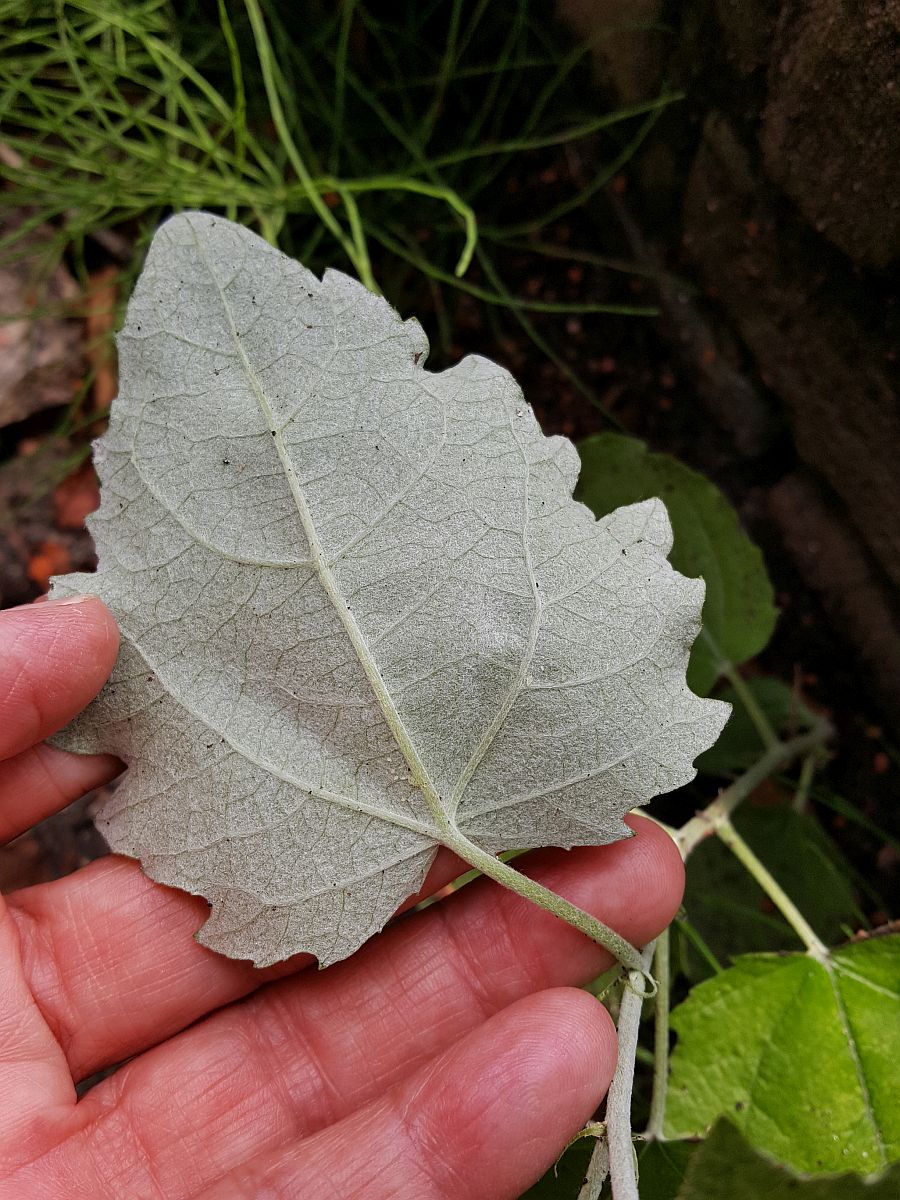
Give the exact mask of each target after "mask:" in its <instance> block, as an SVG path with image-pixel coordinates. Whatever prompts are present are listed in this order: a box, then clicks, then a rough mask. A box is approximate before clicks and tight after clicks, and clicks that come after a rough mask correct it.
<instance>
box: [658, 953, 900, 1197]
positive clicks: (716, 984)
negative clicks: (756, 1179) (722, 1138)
mask: <svg viewBox="0 0 900 1200" xmlns="http://www.w3.org/2000/svg"><path fill="white" fill-rule="evenodd" d="M672 1026H673V1028H674V1029H675V1031H676V1033H677V1034H678V1041H677V1043H676V1046H675V1051H674V1054H673V1057H672V1075H671V1082H670V1088H669V1103H668V1109H667V1114H666V1119H667V1127H668V1132H669V1133H670V1134H671V1135H672V1136H680V1137H686V1136H691V1135H702V1134H704V1133H705V1132H706V1131H707V1129H708V1128H709V1127H710V1126H711V1125H712V1124H713V1122H714V1121H716V1120H717V1118H719V1117H720V1116H727V1117H728V1118H729V1119H730V1120H732V1121H734V1123H735V1124H736V1125H737V1126H738V1128H739V1129H740V1130H741V1132H742V1133H743V1134H744V1135H745V1137H746V1138H747V1139H748V1141H749V1142H750V1143H751V1144H752V1145H753V1146H755V1147H756V1148H757V1149H759V1150H762V1151H764V1152H766V1153H768V1154H770V1155H772V1156H773V1157H774V1158H776V1159H777V1160H778V1161H779V1162H782V1163H784V1164H786V1165H787V1166H790V1167H792V1168H794V1169H795V1170H797V1171H801V1172H804V1173H808V1174H811V1175H820V1174H827V1173H833V1172H837V1171H856V1172H859V1173H860V1174H864V1175H868V1174H874V1173H877V1172H879V1171H881V1170H883V1169H884V1168H885V1167H886V1166H887V1165H888V1164H890V1163H893V1162H896V1161H897V1160H898V1159H900V1104H898V1102H897V1097H898V1095H900V936H888V937H878V938H871V939H869V940H866V941H861V942H855V943H852V944H851V945H848V946H845V947H842V948H841V949H840V950H836V951H835V952H833V954H832V955H831V956H830V958H829V959H828V960H827V961H826V962H825V963H821V962H818V961H817V960H816V959H814V958H812V957H811V956H809V955H806V954H786V955H782V956H778V955H754V956H748V957H746V958H742V959H739V960H738V962H737V963H736V964H735V965H734V966H733V967H731V968H729V969H728V970H727V971H723V972H722V973H721V974H720V975H716V976H714V977H713V978H712V979H708V980H706V982H704V983H701V984H698V986H697V987H695V988H694V989H693V991H692V992H691V993H690V995H689V996H688V998H687V1000H686V1001H685V1002H684V1003H683V1004H681V1005H680V1006H679V1007H678V1008H676V1009H675V1011H674V1012H673V1013H672Z"/></svg>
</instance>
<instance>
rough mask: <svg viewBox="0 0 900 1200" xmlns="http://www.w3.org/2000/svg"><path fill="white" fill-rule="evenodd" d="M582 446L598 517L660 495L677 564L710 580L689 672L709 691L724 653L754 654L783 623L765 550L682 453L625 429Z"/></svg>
mask: <svg viewBox="0 0 900 1200" xmlns="http://www.w3.org/2000/svg"><path fill="white" fill-rule="evenodd" d="M578 452H579V454H580V455H581V461H582V463H583V469H582V473H581V477H580V479H579V482H578V488H577V490H576V496H577V497H578V498H579V499H580V500H583V501H584V503H585V504H587V505H589V506H590V508H591V509H593V511H594V513H596V515H597V516H602V515H604V514H606V513H608V512H611V511H612V510H613V509H615V508H617V507H618V506H619V505H621V504H633V503H635V502H636V501H639V500H647V499H649V498H651V497H653V496H658V497H659V498H660V499H661V500H662V501H663V502H664V503H665V505H666V508H667V509H668V512H669V518H670V520H671V522H672V530H673V532H674V536H675V541H674V545H673V547H672V563H673V564H674V565H675V566H676V567H677V569H678V570H679V571H682V572H683V573H684V574H685V575H691V576H702V577H703V578H704V579H705V580H706V601H705V603H704V606H703V628H704V634H703V635H701V637H700V638H698V640H697V642H696V644H695V646H694V650H693V653H692V655H691V663H690V668H689V671H688V682H689V683H690V685H691V687H692V688H693V689H694V691H696V692H698V693H699V694H701V695H705V694H706V693H707V692H708V691H709V690H710V688H711V687H712V685H713V683H714V682H715V680H716V678H717V676H718V675H719V674H720V670H719V666H718V663H719V662H720V661H721V658H722V657H723V656H724V657H725V658H726V659H728V660H730V661H731V662H733V663H742V662H744V661H745V660H746V659H748V658H752V657H753V655H754V654H758V653H759V651H760V650H762V649H763V647H764V646H765V645H766V643H767V642H768V640H769V638H770V637H771V634H772V630H773V629H774V627H775V618H776V615H777V612H776V609H775V605H774V594H773V591H772V585H771V583H770V582H769V577H768V575H767V574H766V568H765V564H764V563H763V558H762V555H761V554H760V552H759V549H758V548H757V547H756V546H755V545H754V544H753V542H751V541H750V539H749V538H748V537H747V535H746V533H744V531H743V530H742V529H741V526H740V524H739V522H738V517H737V514H736V513H735V511H734V509H733V508H732V506H731V505H730V504H729V502H728V501H727V500H726V499H725V497H724V496H723V495H722V493H721V492H720V491H719V489H718V488H717V487H716V486H715V484H713V483H711V482H710V481H709V480H708V479H706V478H705V477H704V476H703V475H700V474H698V472H696V471H692V470H691V468H690V467H686V466H685V465H684V463H681V462H679V461H678V460H677V459H674V458H671V457H670V456H669V455H667V454H653V453H651V452H650V451H649V450H648V449H647V447H646V445H645V444H644V443H643V442H640V441H637V440H636V439H635V438H629V437H623V436H622V435H621V434H617V433H602V434H597V435H595V436H593V437H589V438H586V439H585V440H584V441H583V442H581V443H580V444H579V446H578Z"/></svg>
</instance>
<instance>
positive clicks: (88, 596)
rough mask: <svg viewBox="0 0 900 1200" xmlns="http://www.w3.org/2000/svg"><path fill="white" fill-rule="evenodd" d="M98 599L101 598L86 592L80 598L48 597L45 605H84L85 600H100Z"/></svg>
mask: <svg viewBox="0 0 900 1200" xmlns="http://www.w3.org/2000/svg"><path fill="white" fill-rule="evenodd" d="M98 599H99V597H98V596H95V595H93V594H92V593H91V592H84V593H83V594H82V595H80V596H48V597H47V599H46V601H45V603H46V604H58V605H60V606H62V605H63V604H84V602H85V600H98Z"/></svg>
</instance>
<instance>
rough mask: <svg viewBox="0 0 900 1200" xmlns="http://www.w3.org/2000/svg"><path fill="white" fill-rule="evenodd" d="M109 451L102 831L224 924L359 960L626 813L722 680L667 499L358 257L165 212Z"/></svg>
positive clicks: (84, 726)
mask: <svg viewBox="0 0 900 1200" xmlns="http://www.w3.org/2000/svg"><path fill="white" fill-rule="evenodd" d="M118 345H119V357H120V370H121V391H120V395H119V397H118V399H117V400H116V401H115V403H114V405H113V410H112V415H111V420H110V426H109V431H108V432H107V433H106V434H105V435H104V436H103V438H102V439H101V440H100V442H99V443H98V445H97V451H96V461H97V468H98V471H99V473H100V478H101V484H102V503H101V507H100V509H99V511H98V512H97V513H96V514H95V515H94V516H93V517H92V518H91V520H90V528H91V532H92V534H93V536H94V539H95V541H96V545H97V551H98V555H99V568H98V571H97V574H96V575H75V576H66V577H65V578H64V579H63V580H59V581H57V583H56V591H57V593H59V592H75V591H92V592H96V593H98V594H99V595H100V596H101V597H102V598H103V599H104V600H105V601H106V603H107V604H108V605H109V606H110V607H111V608H112V610H113V612H114V613H115V615H116V617H117V619H118V621H119V624H120V627H121V630H122V651H121V654H120V657H119V660H118V663H117V665H116V668H115V672H114V674H113V676H112V678H111V680H110V682H109V683H108V685H107V686H106V688H105V689H104V691H103V692H102V693H101V695H100V696H99V697H98V699H97V700H96V701H95V702H94V703H93V704H92V705H91V707H90V708H89V709H88V710H87V712H86V713H84V714H83V716H81V717H80V718H79V719H78V720H77V721H76V722H75V723H74V724H73V725H72V726H70V727H69V728H68V729H67V730H66V731H65V732H64V734H63V735H62V744H64V745H67V746H68V747H70V748H72V749H77V750H80V751H85V752H87V751H99V750H104V751H110V752H112V753H114V754H117V755H119V757H120V758H122V759H123V760H124V761H125V762H126V763H127V764H128V767H129V770H128V772H127V774H126V776H125V778H124V780H123V782H122V784H121V786H120V787H119V788H118V790H117V791H116V792H115V794H114V795H113V796H112V798H111V799H110V800H109V801H108V802H107V803H105V805H104V806H103V807H102V809H101V810H100V812H99V814H98V817H97V819H98V823H99V826H100V828H101V830H102V831H103V833H104V834H105V836H106V838H107V839H108V841H109V844H110V846H111V847H112V848H113V849H114V850H116V851H119V852H121V853H123V854H128V855H132V856H134V857H135V858H139V859H140V861H141V863H142V865H143V867H144V870H145V871H146V872H147V873H148V874H149V875H150V876H151V877H152V878H153V879H156V880H158V881H160V882H162V883H166V884H170V885H172V886H175V887H179V888H182V889H184V890H186V891H189V892H193V893H197V894H199V895H202V896H205V897H206V898H207V900H209V901H210V903H211V905H212V912H211V915H210V917H209V919H208V921H207V922H206V924H205V925H204V926H203V929H202V930H201V932H200V934H199V938H200V940H201V941H202V942H203V943H204V944H205V945H207V946H210V947H212V948H213V949H215V950H217V951H220V952H221V953H224V954H228V955H230V956H232V957H235V958H251V959H253V961H254V962H255V963H257V964H260V965H262V964H268V963H272V962H274V961H276V960H279V959H283V958H286V957H288V956H289V955H292V954H295V953H297V952H299V951H309V952H310V953H312V954H314V955H316V956H317V957H318V959H319V962H320V964H322V965H325V964H327V963H330V962H334V961H335V960H337V959H340V958H343V957H345V956H346V955H348V954H350V953H352V952H353V951H354V950H355V949H356V948H357V947H358V946H359V945H360V944H361V943H362V942H363V941H365V939H366V938H368V937H369V936H370V935H371V934H373V933H375V932H376V931H377V930H378V929H380V928H381V927H382V926H383V925H384V923H385V922H386V921H387V920H388V918H389V917H390V916H391V914H392V913H393V912H394V911H395V909H396V908H397V906H398V905H399V904H400V903H401V902H402V901H403V900H404V899H405V898H406V897H407V896H409V895H410V894H411V893H413V892H415V891H416V890H417V889H418V888H419V887H420V886H421V884H422V882H423V880H424V878H425V874H426V872H427V870H428V867H429V865H430V863H431V861H432V859H433V857H434V854H435V852H436V850H437V847H438V846H439V845H440V844H448V845H451V846H453V848H454V849H456V850H457V851H458V852H460V853H462V854H463V855H464V856H465V853H466V849H465V848H466V846H467V845H471V844H472V843H475V844H477V846H479V847H481V848H482V850H484V851H487V852H488V853H490V854H494V853H496V852H497V851H500V850H505V849H511V848H515V847H523V846H535V845H553V846H564V847H571V846H575V845H583V844H595V843H604V842H609V841H613V840H615V839H618V838H621V837H624V836H626V835H627V832H628V831H627V828H626V826H625V825H624V824H623V820H622V818H623V816H624V814H625V813H626V812H627V811H628V810H629V809H630V808H632V807H633V806H635V805H638V804H644V803H645V802H646V801H648V800H649V799H650V798H651V797H653V796H654V795H656V794H657V793H659V792H665V791H669V790H670V789H672V788H675V787H678V786H679V785H680V784H683V783H685V782H686V781H687V780H689V779H691V778H692V777H693V775H694V770H693V767H692V765H691V764H692V762H693V759H694V757H695V756H696V755H697V754H699V753H700V752H701V751H703V750H705V749H706V748H707V747H708V746H710V745H711V744H712V742H713V741H714V740H715V738H716V736H717V734H718V733H719V730H720V729H721V727H722V725H723V723H724V721H725V719H726V716H727V712H728V708H727V706H726V705H723V704H721V703H718V702H716V701H713V700H703V699H699V698H697V697H696V696H694V695H693V694H692V693H691V692H690V691H689V689H688V687H687V685H686V682H685V668H686V664H687V657H688V652H689V649H690V645H691V643H692V641H693V639H694V637H695V636H696V633H697V629H698V626H699V618H700V609H701V605H702V601H703V584H702V582H701V581H699V580H691V579H685V578H684V577H682V576H681V575H679V574H677V573H676V572H675V571H674V570H673V569H672V568H671V566H670V565H669V563H668V561H667V559H666V555H667V553H668V551H669V549H670V544H671V533H670V527H669V521H668V518H667V515H666V511H665V508H664V507H663V505H662V503H661V502H660V501H658V500H651V501H647V502H644V503H641V504H635V505H632V506H630V507H627V508H622V509H619V510H618V511H617V512H615V513H613V514H612V515H611V516H609V517H606V518H605V519H603V520H601V521H597V520H595V518H594V517H593V515H592V514H591V513H590V511H589V510H588V509H587V508H585V507H584V506H583V505H582V504H579V503H577V502H576V501H574V500H573V499H572V489H573V487H574V484H575V480H576V478H577V475H578V469H579V462H578V457H577V455H576V453H575V450H574V449H573V447H572V445H571V444H570V443H569V442H568V441H567V440H566V439H564V438H559V437H550V438H548V437H545V436H544V435H543V434H542V433H541V430H540V428H539V427H538V424H537V422H536V420H535V417H534V415H533V413H532V411H531V409H530V408H529V407H528V405H527V404H526V403H525V401H524V399H523V397H522V392H521V391H520V389H519V387H518V386H517V384H516V383H515V381H514V380H513V379H512V377H511V376H510V375H509V374H508V373H507V372H506V371H505V370H503V369H502V368H500V367H499V366H497V365H496V364H495V363H493V362H489V361H488V360H487V359H484V358H480V357H477V356H472V357H468V358H466V359H464V360H463V361H462V362H460V363H459V364H458V365H456V366H454V367H453V368H451V369H449V370H445V371H441V372H438V373H431V372H429V371H426V370H425V366H424V364H425V359H426V356H427V353H428V343H427V340H426V338H425V335H424V333H423V332H422V329H421V327H420V326H419V325H418V324H417V323H416V322H415V321H403V320H402V319H401V318H400V317H399V316H398V314H397V313H396V312H395V311H394V310H393V309H392V308H391V306H390V305H389V304H388V303H387V302H386V301H385V300H384V299H382V298H380V297H378V296H375V295H373V294H371V293H370V292H368V291H367V290H366V289H365V288H364V287H363V286H362V285H361V284H359V283H357V282H355V281H354V280H352V279H349V278H348V277H347V276H346V275H343V274H341V273H340V272H338V271H327V272H326V274H325V277H324V279H323V280H321V281H320V280H318V279H317V278H315V276H313V275H312V274H311V273H310V272H309V271H307V270H306V269H305V268H304V267H302V266H301V265H300V264H298V263H296V262H293V261H292V260H291V259H289V258H287V257H285V255H283V254H282V253H280V252H279V251H278V250H276V249H274V248H273V247H272V246H270V245H268V244H267V243H266V242H264V241H263V240H262V239H260V238H259V237H257V236H256V235H255V234H253V233H251V232H249V231H248V230H246V229H244V228H242V227H241V226H239V225H235V224H232V223H231V222H229V221H226V220H223V219H222V218H220V217H215V216H210V215H208V214H205V213H186V214H183V215H180V216H177V217H174V218H172V219H171V220H169V221H168V222H167V223H166V224H165V225H163V226H162V227H161V228H160V230H159V231H158V232H157V234H156V237H155V238H154V241H153V244H152V246H151V248H150V252H149V255H148V258H147V262H146V265H145V267H144V271H143V273H142V275H141V277H140V280H139V282H138V284H137V286H136V288H135V291H134V294H133V296H132V298H131V302H130V304H129V306H128V315H127V320H126V322H125V326H124V328H123V330H122V332H121V333H120V335H119V342H118Z"/></svg>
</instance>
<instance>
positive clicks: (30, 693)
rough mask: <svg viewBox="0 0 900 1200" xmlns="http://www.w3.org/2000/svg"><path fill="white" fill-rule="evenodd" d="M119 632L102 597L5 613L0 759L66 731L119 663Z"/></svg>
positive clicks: (0, 638) (1, 621)
mask: <svg viewBox="0 0 900 1200" xmlns="http://www.w3.org/2000/svg"><path fill="white" fill-rule="evenodd" d="M118 648H119V632H118V629H117V628H116V623H115V620H114V619H113V616H112V613H111V612H110V611H109V609H108V608H107V607H106V605H105V604H104V603H103V602H102V601H101V600H99V599H98V598H97V597H96V596H67V597H65V598H63V599H60V600H48V601H47V603H46V604H27V605H23V606H22V607H21V608H11V609H7V610H6V611H5V612H0V759H5V758H11V757H12V756H13V755H15V754H19V753H21V751H23V750H27V749H28V748H29V747H30V746H33V745H34V744H35V743H36V742H41V741H43V740H44V738H47V737H50V735H51V734H54V733H56V732H57V730H59V729H62V727H63V725H65V724H66V722H68V721H70V720H71V719H72V717H74V716H75V715H76V713H79V712H81V710H82V709H83V708H84V707H85V706H86V705H87V704H89V703H90V701H91V700H93V698H94V697H95V696H96V695H97V693H98V692H99V691H100V689H101V688H102V687H103V684H104V683H105V682H106V679H107V677H108V675H109V673H110V671H111V670H112V668H113V663H114V662H115V661H116V654H117V652H118Z"/></svg>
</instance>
